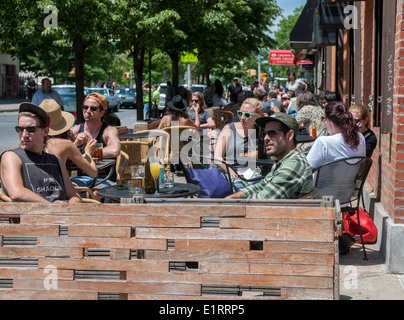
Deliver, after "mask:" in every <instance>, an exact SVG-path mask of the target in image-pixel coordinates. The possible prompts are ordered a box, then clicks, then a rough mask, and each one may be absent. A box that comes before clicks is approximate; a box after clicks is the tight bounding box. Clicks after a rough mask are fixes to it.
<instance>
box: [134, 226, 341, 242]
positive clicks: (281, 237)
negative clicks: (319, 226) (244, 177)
mask: <svg viewBox="0 0 404 320" xmlns="http://www.w3.org/2000/svg"><path fill="white" fill-rule="evenodd" d="M136 237H137V238H139V239H145V238H147V239H183V240H187V239H200V240H201V239H219V240H257V241H260V240H261V241H262V240H277V241H291V240H296V241H325V242H333V241H334V235H333V234H330V233H322V232H320V231H319V232H313V231H308V230H302V231H300V230H293V231H290V230H288V229H279V230H249V229H219V228H201V229H193V228H188V229H177V228H142V227H140V228H136Z"/></svg>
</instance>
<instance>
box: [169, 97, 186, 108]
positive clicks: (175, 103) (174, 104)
mask: <svg viewBox="0 0 404 320" xmlns="http://www.w3.org/2000/svg"><path fill="white" fill-rule="evenodd" d="M167 107H169V108H170V109H173V110H175V111H184V110H185V109H186V107H187V103H186V101H185V100H184V99H182V97H181V96H180V95H179V94H177V95H176V96H174V97H173V99H172V100H171V101H170V102H168V103H167Z"/></svg>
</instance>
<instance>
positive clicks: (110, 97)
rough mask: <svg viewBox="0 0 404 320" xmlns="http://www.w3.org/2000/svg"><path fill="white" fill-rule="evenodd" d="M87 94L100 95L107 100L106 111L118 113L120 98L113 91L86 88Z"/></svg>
mask: <svg viewBox="0 0 404 320" xmlns="http://www.w3.org/2000/svg"><path fill="white" fill-rule="evenodd" d="M86 90H87V94H89V93H92V92H98V93H101V94H102V95H103V96H104V97H105V99H106V100H107V105H108V109H110V111H112V112H118V111H119V107H120V105H121V104H122V100H121V98H119V97H118V95H117V94H116V93H115V91H114V90H112V89H108V88H86Z"/></svg>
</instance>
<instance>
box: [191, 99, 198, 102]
mask: <svg viewBox="0 0 404 320" xmlns="http://www.w3.org/2000/svg"><path fill="white" fill-rule="evenodd" d="M191 101H192V102H198V101H199V99H196V100H191Z"/></svg>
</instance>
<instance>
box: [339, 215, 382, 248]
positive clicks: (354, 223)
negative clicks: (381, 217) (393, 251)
mask: <svg viewBox="0 0 404 320" xmlns="http://www.w3.org/2000/svg"><path fill="white" fill-rule="evenodd" d="M343 221H344V231H345V232H346V233H350V234H352V235H354V236H355V237H360V233H359V226H358V216H357V211H356V210H355V209H350V210H348V211H345V212H343ZM359 221H360V225H361V230H362V237H363V242H364V243H375V242H376V241H377V228H376V225H375V224H374V222H373V220H372V219H371V218H370V216H369V213H368V212H367V211H366V210H365V209H363V208H359ZM356 243H362V242H361V239H360V238H359V240H357V241H356Z"/></svg>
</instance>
